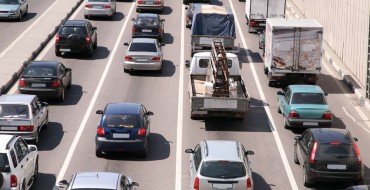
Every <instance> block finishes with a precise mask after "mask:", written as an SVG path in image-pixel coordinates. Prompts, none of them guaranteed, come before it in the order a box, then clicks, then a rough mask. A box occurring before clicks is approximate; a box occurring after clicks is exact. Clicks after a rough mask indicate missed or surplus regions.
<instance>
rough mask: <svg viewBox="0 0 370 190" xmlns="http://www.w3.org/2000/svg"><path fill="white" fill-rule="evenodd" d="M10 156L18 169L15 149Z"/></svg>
mask: <svg viewBox="0 0 370 190" xmlns="http://www.w3.org/2000/svg"><path fill="white" fill-rule="evenodd" d="M10 156H11V158H12V163H13V167H14V168H16V167H17V166H18V162H17V156H16V155H15V153H14V150H13V149H11V150H10Z"/></svg>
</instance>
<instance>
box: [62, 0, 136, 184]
mask: <svg viewBox="0 0 370 190" xmlns="http://www.w3.org/2000/svg"><path fill="white" fill-rule="evenodd" d="M134 6H135V4H134V3H132V5H131V8H130V11H129V12H128V13H127V16H126V20H125V22H124V24H123V26H122V29H121V31H120V33H119V35H118V39H117V42H116V44H115V45H114V48H113V50H112V54H110V55H109V60H108V63H107V65H106V66H105V69H104V72H103V74H102V76H101V78H100V81H99V83H98V85H97V87H96V90H95V92H94V95H93V97H92V99H91V102H90V104H89V107H88V108H87V110H86V113H85V115H84V118H83V119H82V121H81V124H80V126H79V128H78V131H77V133H76V136H75V138H74V139H73V142H72V144H71V147H70V148H69V151H68V154H67V156H66V159H65V160H64V163H63V166H62V168H61V169H60V172H59V174H58V177H57V180H56V182H57V183H58V182H59V181H60V180H62V179H63V177H64V174H65V172H66V170H67V168H68V166H69V163H70V161H71V158H72V156H73V153H74V151H75V150H76V147H77V143H78V141H79V140H80V137H81V135H82V132H83V130H84V128H85V126H86V122H87V120H88V119H89V116H90V114H91V110H92V108H93V107H94V105H95V102H96V99H97V98H98V95H99V93H100V90H101V88H102V86H103V83H104V80H105V78H106V76H107V74H108V70H109V68H110V65H111V64H112V61H113V58H114V55H115V54H116V51H117V49H118V48H119V45H120V42H121V39H122V37H123V32H124V30H125V28H126V26H127V23H128V21H131V20H130V19H129V18H130V17H131V13H132V10H133V9H134Z"/></svg>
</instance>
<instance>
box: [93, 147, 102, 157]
mask: <svg viewBox="0 0 370 190" xmlns="http://www.w3.org/2000/svg"><path fill="white" fill-rule="evenodd" d="M95 155H96V157H98V158H101V157H103V151H102V150H101V149H99V148H96V149H95Z"/></svg>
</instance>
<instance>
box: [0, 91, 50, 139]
mask: <svg viewBox="0 0 370 190" xmlns="http://www.w3.org/2000/svg"><path fill="white" fill-rule="evenodd" d="M48 121H49V108H48V104H47V103H46V102H41V100H40V99H39V98H38V97H37V96H36V95H29V94H4V95H1V96H0V134H12V135H18V136H22V137H23V139H25V140H27V141H31V143H33V144H37V142H38V141H39V133H40V131H41V129H42V128H44V127H46V126H47V125H48Z"/></svg>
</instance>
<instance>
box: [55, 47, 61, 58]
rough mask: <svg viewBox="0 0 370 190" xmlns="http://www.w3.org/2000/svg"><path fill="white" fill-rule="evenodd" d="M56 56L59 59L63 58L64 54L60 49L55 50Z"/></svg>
mask: <svg viewBox="0 0 370 190" xmlns="http://www.w3.org/2000/svg"><path fill="white" fill-rule="evenodd" d="M55 55H56V56H57V57H60V56H62V53H61V52H60V51H59V50H58V49H56V48H55Z"/></svg>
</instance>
